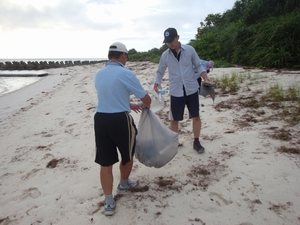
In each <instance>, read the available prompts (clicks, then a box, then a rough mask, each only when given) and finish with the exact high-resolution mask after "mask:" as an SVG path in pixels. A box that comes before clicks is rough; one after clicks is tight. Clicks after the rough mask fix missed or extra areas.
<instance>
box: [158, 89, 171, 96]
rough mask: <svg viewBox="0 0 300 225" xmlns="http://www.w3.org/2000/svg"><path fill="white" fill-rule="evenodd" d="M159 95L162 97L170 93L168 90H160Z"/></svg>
mask: <svg viewBox="0 0 300 225" xmlns="http://www.w3.org/2000/svg"><path fill="white" fill-rule="evenodd" d="M158 94H161V95H164V94H169V91H168V90H163V89H159V90H158Z"/></svg>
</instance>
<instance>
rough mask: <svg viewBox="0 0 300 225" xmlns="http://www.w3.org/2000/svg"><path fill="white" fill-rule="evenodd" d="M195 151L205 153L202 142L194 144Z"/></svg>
mask: <svg viewBox="0 0 300 225" xmlns="http://www.w3.org/2000/svg"><path fill="white" fill-rule="evenodd" d="M194 149H195V150H196V151H197V152H198V153H203V152H204V151H205V148H203V146H202V145H201V144H200V142H194Z"/></svg>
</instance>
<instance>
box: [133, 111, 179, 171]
mask: <svg viewBox="0 0 300 225" xmlns="http://www.w3.org/2000/svg"><path fill="white" fill-rule="evenodd" d="M177 152H178V134H177V133H176V132H174V131H172V130H170V129H169V128H168V127H167V126H166V125H165V124H164V123H163V122H162V121H161V120H160V118H159V117H158V116H157V115H156V114H155V113H154V112H152V110H150V109H148V108H144V109H143V110H142V113H141V117H140V121H139V125H138V134H137V136H136V147H135V157H136V158H137V159H138V160H139V161H140V163H142V164H144V165H145V166H147V167H155V168H160V167H163V166H164V165H166V164H167V163H168V162H170V161H171V160H172V159H173V158H174V156H175V155H176V154H177Z"/></svg>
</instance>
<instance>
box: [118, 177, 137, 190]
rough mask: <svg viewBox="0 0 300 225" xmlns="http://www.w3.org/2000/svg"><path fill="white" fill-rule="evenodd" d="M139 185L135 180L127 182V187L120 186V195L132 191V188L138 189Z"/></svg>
mask: <svg viewBox="0 0 300 225" xmlns="http://www.w3.org/2000/svg"><path fill="white" fill-rule="evenodd" d="M138 185H139V181H138V180H137V181H134V180H129V179H128V182H127V186H125V187H124V186H122V185H121V184H119V185H118V187H117V191H118V192H119V193H124V192H127V191H129V190H130V188H132V187H137V186H138Z"/></svg>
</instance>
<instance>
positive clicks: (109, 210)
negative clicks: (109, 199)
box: [104, 202, 116, 216]
mask: <svg viewBox="0 0 300 225" xmlns="http://www.w3.org/2000/svg"><path fill="white" fill-rule="evenodd" d="M115 209H116V203H115V202H114V203H113V204H106V203H105V204H104V210H105V215H106V216H112V215H113V214H114V212H115Z"/></svg>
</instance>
